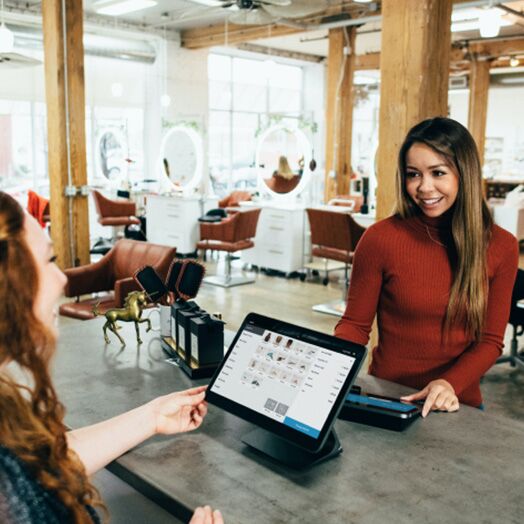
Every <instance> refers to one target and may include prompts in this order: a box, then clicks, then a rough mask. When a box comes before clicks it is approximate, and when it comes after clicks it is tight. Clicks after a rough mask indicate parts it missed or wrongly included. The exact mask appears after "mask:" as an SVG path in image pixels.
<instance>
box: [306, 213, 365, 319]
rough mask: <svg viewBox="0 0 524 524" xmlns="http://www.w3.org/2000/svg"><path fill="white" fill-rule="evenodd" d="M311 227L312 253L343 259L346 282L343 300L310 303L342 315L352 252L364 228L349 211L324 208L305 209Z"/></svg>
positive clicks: (330, 312) (332, 258)
mask: <svg viewBox="0 0 524 524" xmlns="http://www.w3.org/2000/svg"><path fill="white" fill-rule="evenodd" d="M306 211H307V214H308V218H309V225H310V228H311V246H312V247H311V254H312V256H314V257H320V258H323V259H325V261H326V279H325V280H324V283H327V261H328V260H336V261H338V262H343V263H344V277H345V286H344V288H343V295H342V300H337V301H335V302H330V303H328V304H318V305H316V306H313V310H314V311H319V312H321V313H328V314H331V315H338V316H341V315H342V314H343V313H344V309H345V304H346V296H347V290H348V286H349V269H350V266H351V263H352V262H353V252H354V251H355V248H356V247H357V243H358V241H359V240H360V237H361V236H362V235H363V234H364V231H365V230H366V228H365V227H362V226H361V225H359V224H357V223H356V222H355V220H354V219H353V217H352V216H351V215H350V214H349V213H344V212H338V211H327V210H324V209H311V208H310V209H306Z"/></svg>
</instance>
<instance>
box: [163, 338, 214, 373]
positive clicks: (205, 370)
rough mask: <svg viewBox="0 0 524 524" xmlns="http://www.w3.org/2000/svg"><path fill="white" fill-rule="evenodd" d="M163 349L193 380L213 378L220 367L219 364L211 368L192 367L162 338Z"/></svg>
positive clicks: (212, 365) (210, 366)
mask: <svg viewBox="0 0 524 524" xmlns="http://www.w3.org/2000/svg"><path fill="white" fill-rule="evenodd" d="M162 349H163V350H164V351H165V352H166V353H167V354H168V355H169V356H170V357H171V358H174V359H175V360H176V363H177V364H178V367H179V368H180V369H181V370H182V371H183V372H184V373H185V374H186V375H187V376H188V377H189V378H191V379H193V380H196V379H199V378H209V377H212V376H213V375H214V373H215V371H216V369H217V367H218V365H219V363H216V364H211V365H209V366H200V367H192V366H190V365H189V364H188V363H187V362H186V361H185V359H184V357H183V356H182V355H180V354H179V353H178V352H177V350H176V349H175V348H174V347H173V346H172V345H171V344H170V343H169V342H168V341H167V340H166V339H165V338H163V337H162Z"/></svg>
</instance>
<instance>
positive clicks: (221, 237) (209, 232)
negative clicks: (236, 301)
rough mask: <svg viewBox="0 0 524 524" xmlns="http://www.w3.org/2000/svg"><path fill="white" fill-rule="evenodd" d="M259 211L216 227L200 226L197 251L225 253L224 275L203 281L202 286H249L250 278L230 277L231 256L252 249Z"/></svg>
mask: <svg viewBox="0 0 524 524" xmlns="http://www.w3.org/2000/svg"><path fill="white" fill-rule="evenodd" d="M259 216H260V209H251V210H249V211H241V212H239V213H235V214H234V215H231V216H229V217H227V218H225V219H223V220H222V221H221V222H218V223H215V224H213V223H201V224H200V238H201V240H200V242H198V243H197V249H202V250H203V251H204V252H205V250H207V249H210V250H211V251H224V252H225V253H226V274H225V275H223V276H222V275H215V276H210V277H206V278H204V282H206V283H208V284H212V285H215V286H221V287H233V286H239V285H241V284H250V283H252V282H254V281H255V279H254V278H248V277H244V276H242V275H232V274H231V261H232V260H233V253H235V252H236V251H241V250H243V249H249V248H251V247H253V246H254V245H255V243H254V242H253V240H252V239H253V238H254V237H255V235H256V232H257V224H258V217H259Z"/></svg>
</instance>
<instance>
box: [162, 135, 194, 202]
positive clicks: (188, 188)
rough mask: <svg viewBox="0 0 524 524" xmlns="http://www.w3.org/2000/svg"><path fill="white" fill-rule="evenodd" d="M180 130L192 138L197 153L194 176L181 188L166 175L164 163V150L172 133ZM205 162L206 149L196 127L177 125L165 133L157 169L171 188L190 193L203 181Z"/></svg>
mask: <svg viewBox="0 0 524 524" xmlns="http://www.w3.org/2000/svg"><path fill="white" fill-rule="evenodd" d="M179 132H183V133H185V134H186V135H187V136H188V137H189V139H190V140H191V142H192V143H193V146H194V148H195V155H196V165H195V171H194V173H193V176H192V177H191V178H190V180H189V181H188V182H187V184H186V185H185V186H180V188H178V187H176V186H175V184H174V182H173V181H172V180H171V179H170V178H169V177H168V176H167V175H166V173H165V171H164V165H163V159H164V156H165V155H164V154H163V152H164V150H165V148H166V144H167V142H168V140H169V139H170V138H171V136H172V135H174V134H175V133H179ZM203 164H204V149H203V145H202V137H201V136H200V135H199V134H198V133H197V132H196V131H195V130H194V129H192V128H190V127H187V126H184V125H176V126H174V127H172V128H170V129H169V130H168V131H167V133H166V134H165V135H164V137H163V138H162V142H161V143H160V153H159V156H158V160H157V171H158V173H159V175H160V177H159V180H165V181H167V182H168V183H169V185H170V187H171V188H173V189H176V190H179V191H181V192H182V193H190V192H192V191H193V189H195V188H196V187H197V186H198V185H199V184H200V182H201V181H202V175H203Z"/></svg>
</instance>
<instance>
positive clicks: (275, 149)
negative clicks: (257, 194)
mask: <svg viewBox="0 0 524 524" xmlns="http://www.w3.org/2000/svg"><path fill="white" fill-rule="evenodd" d="M310 152H311V146H310V143H309V140H308V139H307V137H306V135H305V134H304V133H303V132H302V131H301V130H300V129H289V127H287V126H285V125H281V124H279V125H276V126H272V127H270V128H269V129H267V130H266V131H265V132H264V133H263V134H262V136H261V137H260V140H259V142H258V147H257V156H256V165H257V170H258V180H259V187H260V189H261V190H263V191H265V192H267V193H269V194H270V195H271V196H272V197H274V198H289V197H293V196H296V195H298V194H299V193H301V192H302V191H303V190H304V189H305V187H306V186H307V184H308V182H309V177H310V170H309V163H310Z"/></svg>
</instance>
